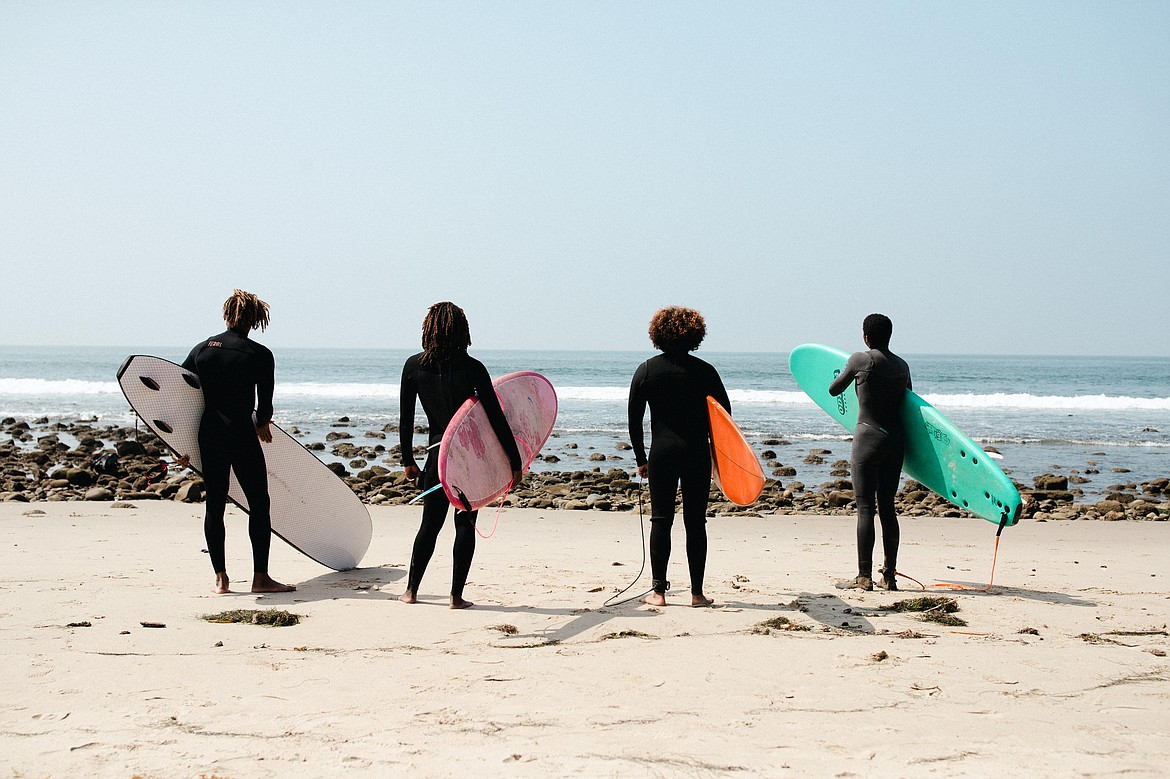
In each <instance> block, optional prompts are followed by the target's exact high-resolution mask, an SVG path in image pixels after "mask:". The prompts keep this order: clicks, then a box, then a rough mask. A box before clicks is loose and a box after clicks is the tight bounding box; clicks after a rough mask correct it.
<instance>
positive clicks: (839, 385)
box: [829, 352, 863, 397]
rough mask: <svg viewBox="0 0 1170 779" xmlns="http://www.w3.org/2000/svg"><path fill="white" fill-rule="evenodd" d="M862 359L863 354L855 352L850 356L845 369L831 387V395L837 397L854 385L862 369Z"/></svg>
mask: <svg viewBox="0 0 1170 779" xmlns="http://www.w3.org/2000/svg"><path fill="white" fill-rule="evenodd" d="M862 357H863V354H862V352H854V353H853V354H851V355H850V356H849V359H848V360H847V361H846V362H845V369H844V370H842V371H841V373H840V375H838V376H837V378H835V379H833V383H832V384H830V385H829V394H830V395H832V396H833V397H837V396H838V395H840V394H841V393H842V392H844V391H845V390H846V388H847V387H848V386H849V385H850V384H852V383H853V380H854V379H856V378H857V372H858V371H859V370H860V368H861V360H862Z"/></svg>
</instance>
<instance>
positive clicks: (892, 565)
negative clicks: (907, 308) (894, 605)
mask: <svg viewBox="0 0 1170 779" xmlns="http://www.w3.org/2000/svg"><path fill="white" fill-rule="evenodd" d="M855 380H856V382H857V428H856V429H855V430H854V431H853V455H852V459H853V462H852V470H853V496H854V500H855V501H856V502H857V570H858V575H859V576H864V577H866V578H868V579H872V578H873V547H874V541H875V531H874V513H875V511H876V513H877V515H878V516H879V517H880V518H881V523H882V548H883V551H884V552H885V566H884V570H885V575H886V577H887V579H892V578H893V576H894V573H895V572H896V571H897V566H898V540H899V530H898V515H897V512H896V510H895V508H894V496H895V494H896V493H897V491H898V481H899V479H900V478H901V475H902V459H903V457H904V456H905V453H906V438H905V431H904V430H903V429H902V422H901V415H900V413H899V410H900V408H901V406H902V398H903V396H904V395H905V394H906V390H908V389H910V388H911V382H910V366H909V365H907V364H906V361H905V360H903V359H902V358H901V357H899V356H898V355H896V354H894V353H893V352H891V351H890V350H888V349H870V350H869V351H868V352H855V353H854V354H853V355H851V356H850V357H849V361H848V362H846V363H845V370H843V371H842V372H841V374H840V375H839V376H837V378H835V379H834V380H833V383H832V384H830V385H829V394H831V395H834V396H836V395H840V394H841V393H842V392H844V391H845V388H846V387H848V386H849V384H850V382H852V381H855Z"/></svg>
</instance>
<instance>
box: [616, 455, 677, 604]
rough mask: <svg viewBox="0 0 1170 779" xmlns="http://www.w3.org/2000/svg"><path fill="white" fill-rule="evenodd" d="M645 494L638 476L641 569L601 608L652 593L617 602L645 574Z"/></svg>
mask: <svg viewBox="0 0 1170 779" xmlns="http://www.w3.org/2000/svg"><path fill="white" fill-rule="evenodd" d="M645 494H646V483H645V481H643V479H642V477H641V476H639V477H638V529H639V530H641V531H642V567H641V568H639V569H638V575H637V576H635V577H634V580H633V581H632V582H630V583H629V584H627V585H626V588H625V589H624V590H622V591H621V592H619V593H617V594H616V595H614V596H612V597H611V598H610V599H609V600H607V601H606V602H605V603H603V604H601V607H602V608H606V607H607V606H621V605H623V604H625V603H629V602H630V601H632V600H638V599H639V598H645V597H646V596H647V595H649V594H650V593H652V592H653V591H654V588H653V587H651V588H650V589H648V590H646V591H645V592H641V593H638V594H637V595H631V596H630V597H628V598H626V599H625V600H617V599H618V598H620V597H621V596H622V595H625V594H626V592H628V591H629V589H630V588H631V587H633V586H634V585H635V584H637V583H638V582H639V580H641V578H642V574H643V573H645V572H646V515H645V511H644V505H645V500H644V497H645ZM668 588H669V585H668Z"/></svg>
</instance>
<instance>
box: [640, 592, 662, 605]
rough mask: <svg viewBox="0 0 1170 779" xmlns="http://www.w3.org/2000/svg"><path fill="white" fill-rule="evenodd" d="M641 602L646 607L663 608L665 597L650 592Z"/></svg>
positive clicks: (659, 593) (658, 593)
mask: <svg viewBox="0 0 1170 779" xmlns="http://www.w3.org/2000/svg"><path fill="white" fill-rule="evenodd" d="M642 602H643V603H645V604H646V605H647V606H665V605H666V596H665V595H663V594H662V593H661V592H651V593H650V594H649V595H647V596H646V597H644V598H642Z"/></svg>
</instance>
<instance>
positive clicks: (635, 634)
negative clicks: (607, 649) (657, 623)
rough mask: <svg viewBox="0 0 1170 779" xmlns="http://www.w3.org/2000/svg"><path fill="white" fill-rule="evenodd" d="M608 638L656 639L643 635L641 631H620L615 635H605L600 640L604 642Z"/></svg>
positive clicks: (647, 634)
mask: <svg viewBox="0 0 1170 779" xmlns="http://www.w3.org/2000/svg"><path fill="white" fill-rule="evenodd" d="M610 638H658V636H652V635H650V634H649V633H643V632H642V631H641V630H622V631H619V632H617V633H606V634H605V635H604V636H602V637H601V640H602V641H605V640H607V639H610Z"/></svg>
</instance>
